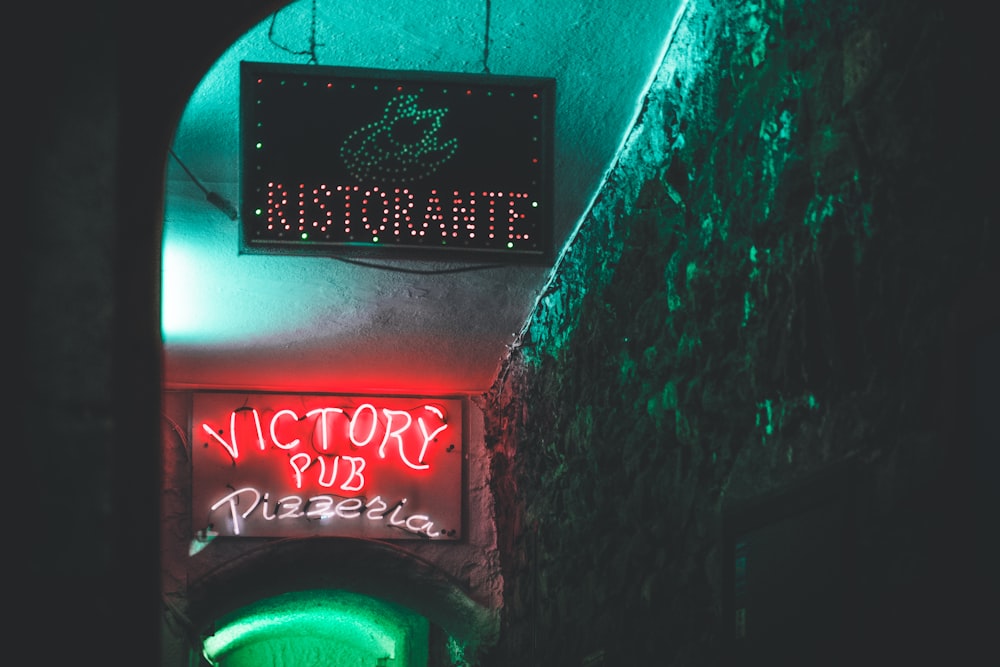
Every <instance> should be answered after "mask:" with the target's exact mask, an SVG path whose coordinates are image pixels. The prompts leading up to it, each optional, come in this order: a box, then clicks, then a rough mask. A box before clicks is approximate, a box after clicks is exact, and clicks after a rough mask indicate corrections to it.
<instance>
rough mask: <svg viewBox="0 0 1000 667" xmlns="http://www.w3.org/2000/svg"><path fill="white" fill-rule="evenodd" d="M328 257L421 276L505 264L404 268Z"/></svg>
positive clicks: (463, 271) (460, 271) (367, 266)
mask: <svg viewBox="0 0 1000 667" xmlns="http://www.w3.org/2000/svg"><path fill="white" fill-rule="evenodd" d="M330 259H335V260H337V261H338V262H344V263H345V264H354V265H355V266H363V267H366V268H369V269H381V270H383V271H396V272H398V273H413V274H417V275H422V276H434V275H440V274H446V273H466V272H468V271H485V270H487V269H500V268H503V267H505V266H507V265H506V264H476V265H471V266H469V265H467V266H454V267H451V268H448V269H406V268H403V267H399V266H389V265H387V264H375V263H373V262H365V261H361V260H357V259H348V258H346V257H330Z"/></svg>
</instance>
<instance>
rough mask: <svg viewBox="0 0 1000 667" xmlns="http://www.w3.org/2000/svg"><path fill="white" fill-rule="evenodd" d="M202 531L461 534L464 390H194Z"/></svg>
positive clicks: (196, 498) (198, 525) (195, 475)
mask: <svg viewBox="0 0 1000 667" xmlns="http://www.w3.org/2000/svg"><path fill="white" fill-rule="evenodd" d="M191 443H192V457H191V459H192V467H193V470H192V512H193V525H194V530H195V532H196V536H197V537H201V538H204V537H206V536H211V537H215V536H232V537H306V536H350V537H365V538H376V539H388V540H402V539H437V540H457V539H460V538H461V536H462V530H461V528H462V511H461V508H462V469H463V465H462V461H463V458H464V450H465V447H464V432H463V417H462V399H460V398H411V397H370V396H341V395H300V394H263V393H260V394H256V393H249V394H247V393H224V392H204V393H196V394H195V395H194V398H193V405H192V412H191Z"/></svg>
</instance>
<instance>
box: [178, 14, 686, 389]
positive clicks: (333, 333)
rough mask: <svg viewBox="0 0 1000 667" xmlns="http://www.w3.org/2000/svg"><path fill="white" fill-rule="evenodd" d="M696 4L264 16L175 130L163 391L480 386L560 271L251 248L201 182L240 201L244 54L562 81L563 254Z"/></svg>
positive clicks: (558, 160) (197, 93) (558, 155)
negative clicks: (681, 22)
mask: <svg viewBox="0 0 1000 667" xmlns="http://www.w3.org/2000/svg"><path fill="white" fill-rule="evenodd" d="M682 6H683V0H668V1H666V2H664V1H662V0H582V1H579V2H572V3H570V2H539V1H538V0H492V1H491V2H486V1H484V0H446V1H435V2H413V1H410V2H399V1H398V0H369V1H368V2H364V3H349V2H341V1H337V2H333V1H330V0H319V1H318V2H317V3H316V10H315V12H314V11H313V2H312V0H299V1H298V2H295V3H293V4H291V5H288V6H286V7H285V8H284V9H282V10H280V11H279V12H277V13H276V14H274V15H273V16H272V17H269V18H268V19H266V20H265V21H263V22H261V23H260V24H259V25H257V26H255V27H254V28H252V29H251V30H250V31H248V32H247V33H246V34H245V35H244V36H243V37H241V38H240V39H239V40H237V41H236V42H235V43H234V44H233V45H232V46H231V47H230V48H229V49H228V50H227V51H225V52H224V53H223V54H222V55H221V57H220V58H219V60H218V61H217V62H216V63H215V64H214V65H213V66H212V67H211V68H210V69H209V70H208V72H206V74H205V77H204V78H203V79H202V81H201V83H200V84H199V85H198V87H197V88H196V89H195V90H194V92H193V94H192V97H191V99H190V101H189V103H188V105H187V107H186V109H185V111H184V113H183V116H182V117H181V120H180V123H179V125H178V127H177V131H176V134H175V137H174V143H173V151H174V153H175V155H176V157H177V158H178V159H179V160H180V162H178V160H177V159H174V158H173V157H170V156H168V158H167V181H166V199H165V206H166V208H165V219H164V258H163V302H164V307H163V328H164V351H165V356H164V359H165V364H164V373H165V381H166V384H167V387H168V388H225V389H233V388H239V389H261V390H276V391H330V392H354V393H363V392H378V391H385V392H393V393H480V392H483V391H485V390H487V389H489V387H490V386H491V385H492V383H493V381H494V379H495V377H496V374H497V371H498V369H499V367H500V365H501V363H502V361H503V359H504V357H505V356H506V353H507V349H508V346H509V345H511V344H513V343H514V342H515V340H516V336H517V334H518V333H519V332H520V331H521V329H522V327H523V326H524V324H525V322H526V321H527V319H528V317H529V315H530V313H531V311H532V309H533V308H534V306H535V304H536V301H537V299H538V297H539V295H540V294H541V293H542V292H543V290H544V289H545V287H546V285H547V283H548V281H549V279H550V275H551V272H552V270H553V269H552V267H546V266H530V265H528V266H526V265H512V266H503V267H499V268H497V267H494V265H492V264H490V265H489V266H490V267H493V268H486V265H483V266H481V267H477V268H474V269H472V270H468V271H461V272H454V271H453V269H455V268H457V267H459V266H461V267H465V266H474V265H472V264H470V263H469V262H457V263H450V262H444V261H437V260H435V261H414V260H400V259H392V260H381V259H380V260H377V261H373V263H377V264H379V268H371V267H368V266H358V265H356V264H349V263H345V262H339V261H336V260H335V259H331V258H328V257H301V256H299V257H295V256H277V255H241V254H239V252H238V246H239V241H238V231H239V230H238V223H236V222H234V221H232V220H231V219H230V218H228V217H227V216H225V215H224V214H223V213H222V212H221V211H220V210H219V209H218V208H216V207H214V206H212V205H211V204H209V203H208V202H207V201H206V197H205V190H206V189H207V190H209V191H212V192H215V193H217V194H218V195H220V196H221V197H222V198H223V199H225V200H227V201H229V202H236V201H238V195H239V192H238V189H239V183H238V164H239V158H238V152H239V149H238V139H239V136H238V135H239V90H238V80H239V75H238V72H239V62H240V61H242V60H251V61H264V62H278V63H294V64H307V63H309V62H310V58H311V56H315V60H314V62H315V63H316V64H320V65H334V66H345V67H361V68H378V69H390V70H404V71H412V70H417V71H435V72H457V73H465V74H480V73H484V72H485V71H486V70H487V68H488V71H489V73H490V74H494V75H518V76H532V77H554V78H555V79H556V86H557V92H556V95H557V103H556V113H555V116H556V118H555V122H556V134H555V154H554V172H555V179H554V202H555V203H554V208H555V211H554V213H555V221H554V225H555V229H554V237H555V246H556V249H557V255H558V252H559V250H560V249H561V248H562V247H563V246H564V245H565V244H566V242H567V241H568V240H570V239H571V238H572V236H573V234H574V232H575V231H576V229H577V228H578V226H579V225H580V224H581V221H582V220H584V219H585V216H586V213H587V211H588V209H589V207H590V205H591V203H592V201H593V199H594V197H595V196H596V195H597V193H598V191H599V189H600V187H601V185H602V183H603V181H604V179H605V177H606V174H607V172H608V170H609V169H610V168H611V167H612V165H613V163H614V160H615V158H616V156H617V154H618V151H619V150H620V147H621V145H622V143H623V141H624V139H625V137H626V135H627V133H628V131H629V129H630V128H631V126H632V124H633V123H634V122H635V119H636V117H637V114H638V112H639V109H640V107H641V104H642V100H643V98H644V96H645V93H646V91H647V89H648V86H649V83H650V81H651V79H652V76H653V75H654V73H655V72H656V70H657V68H658V66H659V64H660V62H661V60H662V57H663V54H664V50H665V48H666V43H667V40H668V37H669V35H670V32H671V29H672V26H673V24H674V21H675V19H676V16H677V14H678V11H679V10H680V8H681V7H682ZM487 9H488V16H489V21H488V30H487ZM313 28H315V31H314V32H313ZM487 34H488V36H489V49H488V51H487V50H486V49H485V48H484V45H485V44H486V39H485V37H486V35H487ZM313 35H314V37H313ZM182 164H183V167H182V166H181V165H182ZM582 288H583V287H582V286H581V289H582Z"/></svg>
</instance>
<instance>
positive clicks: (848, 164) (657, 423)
mask: <svg viewBox="0 0 1000 667" xmlns="http://www.w3.org/2000/svg"><path fill="white" fill-rule="evenodd" d="M983 25H984V21H983V20H982V17H977V16H976V15H975V14H967V13H965V14H963V13H962V12H960V11H959V10H958V9H957V8H954V7H941V6H940V4H939V3H931V2H922V1H921V2H915V3H892V2H874V1H873V2H830V1H828V0H826V1H824V0H787V1H784V2H783V1H768V0H750V1H740V2H738V1H735V0H732V1H719V2H710V1H708V0H691V1H690V2H689V3H688V6H687V8H686V10H685V14H684V16H683V18H682V20H681V22H680V24H679V27H678V30H677V33H676V35H675V37H674V39H673V42H672V45H671V47H670V49H669V51H668V53H667V55H666V58H665V61H664V63H663V65H662V67H661V70H660V72H659V74H658V77H657V79H656V81H655V82H654V84H653V86H652V88H651V90H650V93H649V95H648V99H647V102H646V105H645V108H644V111H643V113H642V116H641V118H640V121H639V123H638V124H637V126H636V128H635V129H634V131H633V133H632V135H631V136H630V138H629V140H628V142H627V144H626V146H625V148H624V150H623V152H622V154H621V156H620V158H619V161H618V164H617V165H616V167H615V169H614V170H613V173H612V174H611V177H610V179H609V181H608V182H607V184H606V185H605V187H604V189H603V191H602V193H601V194H600V196H599V197H598V199H597V201H596V203H595V204H594V207H593V209H592V210H591V211H590V213H589V215H588V217H587V219H586V220H585V222H584V224H583V226H582V227H581V230H580V232H579V234H578V235H577V237H576V238H575V239H574V241H573V243H572V245H571V246H570V248H569V250H568V252H567V254H566V255H565V257H564V259H563V260H562V262H561V264H560V265H559V267H558V270H557V271H556V273H555V274H554V278H553V281H552V283H551V285H550V286H549V289H548V290H547V291H546V293H545V295H544V296H543V298H542V299H541V301H540V302H539V306H538V308H537V309H536V311H535V312H534V314H533V316H532V318H531V320H530V322H529V323H528V326H527V327H526V328H525V330H524V332H523V334H522V336H521V338H520V340H519V344H518V345H516V346H515V348H514V349H513V350H512V352H511V355H510V358H509V359H508V360H507V361H506V363H505V364H504V366H503V368H502V370H501V374H500V377H499V378H498V381H497V383H496V385H495V386H494V388H493V390H492V391H491V392H490V393H489V394H488V395H487V396H485V397H484V399H483V402H484V405H485V406H486V438H487V445H488V447H489V448H490V450H491V455H492V461H493V462H492V468H493V485H494V491H495V493H496V497H497V499H498V509H497V521H498V533H499V536H498V541H499V548H500V551H501V558H502V562H503V568H504V574H505V582H506V591H505V608H504V610H503V629H502V636H503V640H502V642H501V645H500V647H499V648H498V650H497V651H495V652H494V654H493V655H492V656H490V658H489V662H490V664H495V665H512V664H532V665H580V664H592V665H596V664H606V665H625V664H656V665H707V664H720V663H721V662H722V661H723V659H724V656H725V655H726V651H727V650H729V648H730V647H731V644H730V642H729V636H730V634H731V633H730V631H729V626H728V625H727V622H728V619H727V618H726V617H725V615H724V606H725V590H724V589H725V575H724V573H725V569H724V568H725V566H726V564H727V563H728V562H729V561H728V560H727V558H728V557H729V556H730V554H728V553H726V550H725V549H724V548H723V540H722V536H723V534H724V522H723V517H724V516H725V515H726V512H727V511H728V510H729V508H734V507H739V506H740V504H741V503H744V504H745V503H749V502H751V501H753V499H755V498H760V497H764V496H766V495H767V494H768V493H771V492H775V491H780V490H781V489H784V488H788V487H790V485H794V484H795V483H801V482H802V481H803V480H805V481H806V482H807V483H808V480H810V479H812V476H813V475H817V474H822V473H824V471H827V470H832V469H837V468H839V467H842V466H844V465H846V464H849V468H850V470H851V471H852V472H851V477H850V479H851V484H852V486H851V491H850V496H851V506H852V507H854V508H855V510H854V511H855V514H854V515H853V519H852V521H851V529H852V534H853V535H854V539H855V540H856V543H855V545H854V551H853V552H852V553H854V554H855V555H856V556H855V557H856V567H855V569H854V570H853V573H852V576H851V579H850V585H851V587H852V590H853V591H854V594H855V596H856V597H855V598H854V600H853V604H854V606H852V608H851V609H850V616H851V618H852V621H853V624H852V625H851V635H850V637H847V636H844V637H843V639H844V641H843V642H842V644H841V646H840V647H839V650H841V651H843V652H847V653H850V652H855V653H853V654H850V660H849V662H845V663H840V662H836V661H835V660H834V658H832V657H831V658H830V659H831V664H859V663H860V662H863V660H864V659H866V658H870V659H871V660H872V661H873V662H877V661H878V660H882V659H889V658H890V657H891V658H892V661H891V662H892V663H893V664H926V663H925V662H923V661H922V660H919V659H918V658H927V657H928V656H929V655H932V654H933V652H934V651H941V652H942V655H948V656H950V659H948V660H943V661H942V662H939V663H937V664H959V663H960V662H961V660H959V661H958V662H956V661H955V659H956V658H957V656H958V655H959V654H961V652H962V651H964V650H965V647H967V646H969V645H971V644H975V643H976V640H977V638H978V636H979V635H978V634H977V630H978V629H979V628H978V626H977V625H976V623H977V622H978V621H979V620H981V619H982V618H985V617H982V616H980V615H979V610H978V609H976V608H974V605H973V604H972V603H974V602H975V601H976V600H975V598H974V597H972V594H971V593H970V591H976V592H977V593H981V592H983V591H984V586H985V583H984V582H985V579H983V578H979V579H977V578H976V577H978V576H979V575H981V574H983V573H984V572H985V571H986V570H985V569H982V570H979V569H977V568H976V567H969V566H970V565H974V563H975V558H974V554H975V553H976V550H977V549H980V550H981V549H982V547H983V546H984V545H982V544H979V543H977V542H976V540H977V539H979V537H978V536H979V535H980V534H981V533H982V532H983V530H982V528H981V527H980V526H979V523H978V522H980V521H982V520H983V519H986V518H988V516H989V514H988V509H989V508H985V509H984V508H983V506H982V503H983V502H984V500H983V498H982V497H978V498H977V497H974V496H973V495H972V494H973V493H975V492H976V489H977V488H979V489H982V488H984V487H982V486H980V487H977V486H976V485H975V484H974V483H973V482H974V475H973V467H974V460H975V459H974V458H973V457H975V456H982V455H983V451H982V450H981V449H980V450H976V449H975V447H974V444H970V442H971V438H972V437H973V436H974V435H975V434H974V433H973V431H972V430H971V426H969V423H970V421H969V420H970V419H971V418H972V417H973V412H971V409H970V408H969V405H970V403H969V402H968V401H966V400H965V399H966V398H968V399H971V398H973V397H974V396H975V393H974V392H973V391H971V390H969V389H968V387H969V380H970V378H971V376H967V375H963V373H967V372H968V370H969V369H970V368H974V367H975V363H974V359H972V357H971V356H970V352H969V350H970V349H971V343H972V342H975V341H976V340H980V339H981V337H982V336H983V335H984V334H983V332H984V331H986V330H987V329H988V327H990V326H994V327H995V324H996V316H995V314H996V311H997V309H996V306H995V303H993V302H991V301H989V299H988V297H985V298H983V297H982V294H983V293H982V292H977V290H980V289H981V287H980V286H981V285H983V284H988V283H984V282H983V281H984V280H987V278H986V276H989V275H990V272H991V271H995V266H996V263H997V262H996V256H997V255H996V251H997V234H996V227H995V225H996V218H995V209H993V208H991V206H990V204H989V202H988V201H987V197H986V192H987V191H988V187H987V186H988V185H989V178H990V177H989V176H988V171H987V170H986V168H985V166H986V164H987V157H989V155H990V151H991V150H993V149H995V145H996V144H995V141H994V136H995V132H994V130H993V128H992V127H991V126H989V125H987V122H986V121H987V120H988V118H989V115H988V111H987V107H985V106H984V105H983V104H982V103H981V102H979V101H978V100H977V98H978V90H977V89H978V87H980V86H981V85H982V83H981V80H982V77H983V76H984V75H985V69H984V68H985V67H986V61H985V60H980V58H981V57H982V55H983V54H984V53H985V44H984V42H983V41H982V37H983V33H984V29H983V28H982V26H983ZM992 171H994V172H995V169H993V170H992ZM991 304H992V305H991ZM977 337H979V338H977ZM994 391H995V390H994ZM980 395H981V396H982V395H983V394H980ZM992 456H993V458H995V455H992ZM976 502H978V503H979V504H976ZM817 576H820V575H817ZM995 581H996V580H995V577H994V578H993V579H992V580H990V584H991V585H994V586H995ZM967 596H968V597H967ZM849 639H850V640H854V639H856V640H858V642H861V643H857V644H855V643H852V641H848V640H849ZM861 646H864V647H865V648H864V650H862V649H861V648H860V647H861ZM764 650H765V651H767V650H770V649H767V648H765V649H764ZM831 650H832V649H831ZM830 655H831V656H832V654H830ZM774 657H776V656H774ZM844 658H845V656H843V655H841V656H840V659H844ZM909 659H912V660H914V661H911V662H908V661H907V660H909ZM802 664H807V663H802ZM809 664H818V663H815V662H814V663H809ZM885 664H889V663H885Z"/></svg>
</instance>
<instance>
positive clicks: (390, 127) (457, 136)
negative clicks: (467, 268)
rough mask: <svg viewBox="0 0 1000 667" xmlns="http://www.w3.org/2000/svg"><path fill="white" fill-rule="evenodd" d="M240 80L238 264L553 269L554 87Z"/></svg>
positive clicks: (404, 80)
mask: <svg viewBox="0 0 1000 667" xmlns="http://www.w3.org/2000/svg"><path fill="white" fill-rule="evenodd" d="M240 77H241V79H240V81H241V84H240V86H241V87H240V109H241V111H240V163H241V166H240V214H241V252H244V253H291V254H325V255H333V254H347V255H357V254H361V255H375V256H380V257H408V258H418V259H433V260H449V259H462V260H483V261H489V262H505V263H533V264H549V263H551V260H552V254H553V253H552V242H553V239H552V190H553V188H552V173H553V169H552V145H553V134H554V132H553V119H554V107H555V79H551V78H533V77H513V76H494V75H469V74H454V73H438V72H396V71H386V70H372V69H352V68H340V67H326V66H320V65H287V64H277V63H259V62H243V63H241V72H240Z"/></svg>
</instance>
